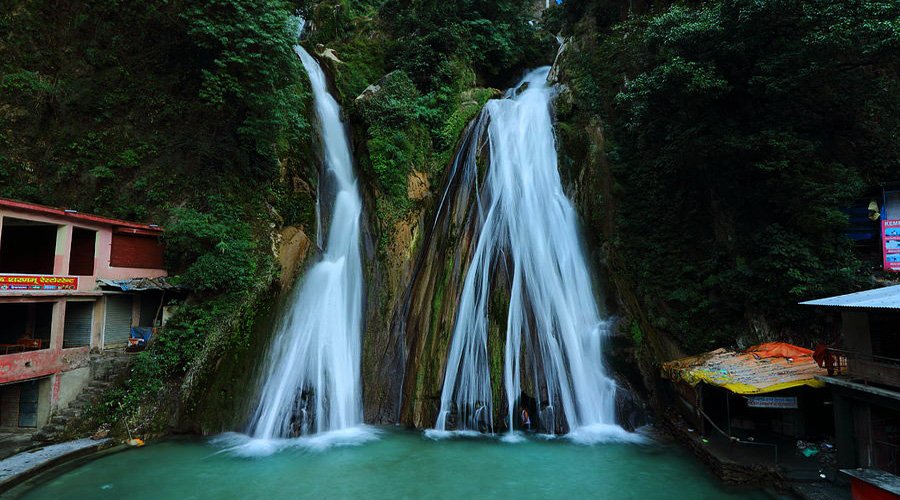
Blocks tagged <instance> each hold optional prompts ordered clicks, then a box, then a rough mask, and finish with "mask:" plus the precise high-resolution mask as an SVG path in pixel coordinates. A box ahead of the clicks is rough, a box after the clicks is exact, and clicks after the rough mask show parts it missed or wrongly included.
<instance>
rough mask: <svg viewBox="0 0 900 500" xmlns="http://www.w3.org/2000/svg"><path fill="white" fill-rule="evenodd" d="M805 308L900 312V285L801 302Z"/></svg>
mask: <svg viewBox="0 0 900 500" xmlns="http://www.w3.org/2000/svg"><path fill="white" fill-rule="evenodd" d="M800 305H804V306H818V307H848V308H854V309H898V310H900V285H894V286H886V287H884V288H875V289H873V290H865V291H862V292H856V293H848V294H847V295H837V296H835V297H826V298H824V299H816V300H807V301H806V302H801V303H800Z"/></svg>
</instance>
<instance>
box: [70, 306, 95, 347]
mask: <svg viewBox="0 0 900 500" xmlns="http://www.w3.org/2000/svg"><path fill="white" fill-rule="evenodd" d="M93 320H94V303H93V302H73V301H69V302H67V303H66V322H65V326H64V327H63V347H65V348H68V347H83V346H89V345H91V331H92V330H93V323H94V321H93Z"/></svg>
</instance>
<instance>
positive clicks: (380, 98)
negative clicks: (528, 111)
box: [308, 0, 552, 226]
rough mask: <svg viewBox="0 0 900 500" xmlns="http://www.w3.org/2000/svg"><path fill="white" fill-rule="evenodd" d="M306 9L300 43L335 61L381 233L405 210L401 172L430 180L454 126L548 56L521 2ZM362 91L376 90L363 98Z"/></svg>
mask: <svg viewBox="0 0 900 500" xmlns="http://www.w3.org/2000/svg"><path fill="white" fill-rule="evenodd" d="M308 11H309V12H310V14H309V15H310V19H311V21H312V23H313V25H314V26H315V31H313V33H312V35H311V39H310V40H309V45H312V46H315V45H317V44H322V45H323V46H324V47H327V48H328V49H332V50H334V51H335V54H336V55H337V57H338V58H339V59H340V61H341V62H332V64H330V68H331V71H332V73H333V74H334V76H335V85H336V87H337V89H338V92H339V94H340V95H341V96H342V99H343V102H344V105H345V107H346V108H347V109H348V110H349V111H350V112H351V113H352V114H353V118H354V122H355V123H359V124H360V125H361V126H362V127H364V130H365V134H364V136H365V141H364V144H363V146H364V147H365V152H366V153H367V154H363V155H360V157H359V158H358V159H359V161H360V164H361V166H362V169H363V171H364V173H365V174H367V175H368V176H369V177H370V178H371V179H373V180H374V181H375V185H376V186H377V188H378V190H379V191H380V193H381V194H382V195H384V196H380V197H379V198H378V199H377V204H378V206H377V212H378V217H379V219H380V220H381V221H382V222H383V223H384V224H385V225H386V226H389V225H390V223H391V222H392V221H393V220H395V219H396V218H397V217H398V216H399V215H402V214H403V213H404V212H405V211H406V210H407V209H409V208H410V207H411V206H412V204H411V203H410V200H409V199H408V198H407V176H408V174H409V172H410V170H411V169H412V168H415V169H416V170H418V171H420V172H424V173H426V174H428V175H429V176H432V177H434V179H433V180H439V174H440V173H442V172H443V170H444V168H445V167H446V165H447V163H448V162H449V160H450V156H451V154H452V152H453V149H454V148H455V147H456V142H457V140H458V138H459V135H460V133H461V132H462V130H463V128H464V127H465V126H466V124H467V123H468V122H469V120H470V119H471V118H473V117H474V116H475V114H477V112H478V111H479V110H480V109H481V107H482V106H483V104H484V103H485V102H486V101H487V100H488V99H489V98H490V97H492V96H493V95H494V91H492V90H491V89H490V87H492V86H499V87H502V86H505V85H506V83H507V82H508V81H510V80H512V79H514V78H515V76H516V74H517V72H518V71H520V70H521V69H523V68H524V67H526V66H531V65H534V64H535V61H539V60H546V59H547V57H548V56H549V54H551V53H552V52H551V51H550V50H548V48H549V47H550V45H548V44H547V43H545V40H544V39H542V38H541V33H542V32H541V31H539V30H538V29H537V27H536V26H533V25H532V23H531V20H532V18H533V17H534V16H535V12H534V10H533V3H532V2H529V1H525V0H506V1H501V2H477V1H472V0H454V1H451V2H449V3H448V2H432V1H426V0H404V1H399V2H383V1H379V0H375V1H368V2H367V1H364V0H359V1H355V2H353V1H348V0H329V1H325V2H317V3H315V4H314V5H312V6H310V7H309V8H308ZM369 85H377V89H376V88H374V87H373V89H372V91H371V92H367V93H365V94H363V91H364V90H365V89H366V87H367V86H369ZM360 94H362V96H361V97H360V98H359V99H356V97H357V96H359V95H360Z"/></svg>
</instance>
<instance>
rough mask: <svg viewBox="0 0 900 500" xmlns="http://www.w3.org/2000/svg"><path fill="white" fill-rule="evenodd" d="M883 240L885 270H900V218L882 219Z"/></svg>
mask: <svg viewBox="0 0 900 500" xmlns="http://www.w3.org/2000/svg"><path fill="white" fill-rule="evenodd" d="M881 242H882V245H883V251H884V270H885V271H893V272H895V273H896V272H900V220H891V219H884V220H882V221H881Z"/></svg>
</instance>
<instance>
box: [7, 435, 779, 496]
mask: <svg viewBox="0 0 900 500" xmlns="http://www.w3.org/2000/svg"><path fill="white" fill-rule="evenodd" d="M226 449H227V446H226V445H225V444H223V442H222V440H221V439H220V440H215V439H213V440H173V441H163V442H160V443H155V444H150V445H148V446H145V447H143V448H138V449H131V450H128V451H125V452H122V453H115V454H112V455H106V456H103V457H100V458H98V459H96V460H93V461H91V462H88V463H87V464H85V465H82V466H80V467H78V468H76V469H73V470H70V471H68V472H65V473H63V474H61V475H59V476H56V477H53V478H51V479H47V480H45V481H44V482H42V483H40V484H37V485H33V486H31V487H30V488H20V489H19V490H18V491H16V492H12V493H13V495H14V496H16V497H20V498H29V499H42V498H46V499H54V500H57V499H67V498H79V499H83V498H127V499H129V500H138V499H144V498H147V499H151V498H152V499H168V498H179V499H182V498H184V499H191V498H267V499H279V498H317V499H319V498H368V499H379V498H392V499H393V498H455V499H459V498H462V499H465V498H476V497H477V498H515V499H529V498H563V499H567V500H583V499H588V498H623V499H652V498H665V499H672V500H674V499H676V498H677V499H718V498H731V499H738V498H741V499H744V498H748V499H750V498H753V499H756V498H759V499H762V498H768V496H767V495H765V494H763V493H762V492H760V491H747V490H738V491H733V490H727V489H725V488H723V486H722V485H721V484H720V483H719V481H718V480H717V479H716V478H715V477H713V476H712V475H711V474H710V473H709V472H708V471H706V470H705V469H704V468H703V466H702V464H700V463H699V462H697V461H696V460H695V459H694V458H693V457H691V456H689V455H688V454H687V453H685V452H684V451H683V450H680V449H679V448H677V447H676V446H674V445H665V444H659V443H653V442H650V443H649V444H624V443H607V444H597V445H593V446H584V445H578V444H573V443H571V442H569V441H567V440H565V439H553V440H545V439H540V438H528V439H526V440H525V441H523V442H518V443H506V442H503V441H501V440H500V439H497V438H454V439H442V440H433V439H429V438H428V437H426V436H424V435H423V434H422V433H417V432H407V431H399V430H395V429H380V435H379V436H378V439H376V440H372V441H368V442H365V443H362V444H359V445H356V446H336V447H331V448H327V449H316V448H314V447H291V448H286V449H282V450H281V451H278V452H276V453H274V454H272V455H269V456H265V457H252V458H248V457H242V456H235V455H234V454H233V453H232V452H230V451H226Z"/></svg>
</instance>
